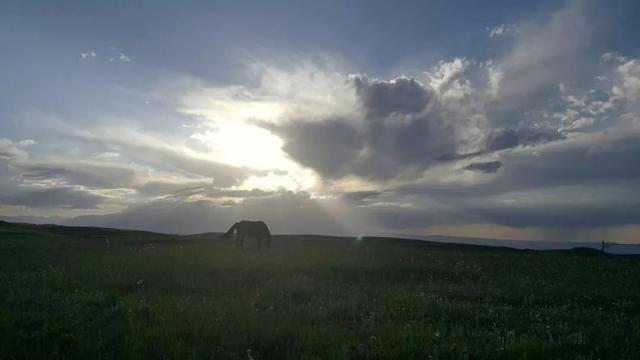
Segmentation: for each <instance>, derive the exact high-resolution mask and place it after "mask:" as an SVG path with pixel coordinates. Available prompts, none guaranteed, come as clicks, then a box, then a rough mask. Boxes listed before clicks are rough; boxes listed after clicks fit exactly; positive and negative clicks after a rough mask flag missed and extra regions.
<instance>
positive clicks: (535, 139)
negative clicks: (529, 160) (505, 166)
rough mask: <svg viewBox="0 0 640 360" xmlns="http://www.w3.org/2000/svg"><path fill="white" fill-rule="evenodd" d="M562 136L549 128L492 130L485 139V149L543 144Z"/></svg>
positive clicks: (495, 149)
mask: <svg viewBox="0 0 640 360" xmlns="http://www.w3.org/2000/svg"><path fill="white" fill-rule="evenodd" d="M563 138H564V136H563V135H562V134H561V133H559V132H558V131H556V130H551V129H539V130H535V129H527V128H522V129H504V130H494V131H492V132H491V133H490V134H489V136H488V137H487V140H486V151H487V152H493V151H497V150H503V149H509V148H514V147H516V146H529V145H536V144H544V143H547V142H550V141H555V140H560V139H563Z"/></svg>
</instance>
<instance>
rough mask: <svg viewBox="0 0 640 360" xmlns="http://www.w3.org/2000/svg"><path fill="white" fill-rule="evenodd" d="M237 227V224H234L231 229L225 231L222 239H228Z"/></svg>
mask: <svg viewBox="0 0 640 360" xmlns="http://www.w3.org/2000/svg"><path fill="white" fill-rule="evenodd" d="M237 227H238V223H235V224H233V225H232V226H231V229H229V231H227V232H226V233H224V235H222V237H223V238H225V239H226V238H229V237H230V236H231V235H233V232H234V231H236V228H237Z"/></svg>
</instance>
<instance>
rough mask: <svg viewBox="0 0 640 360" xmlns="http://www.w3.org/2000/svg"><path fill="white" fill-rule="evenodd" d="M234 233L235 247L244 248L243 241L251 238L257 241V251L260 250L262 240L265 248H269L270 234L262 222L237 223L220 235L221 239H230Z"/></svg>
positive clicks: (246, 221)
mask: <svg viewBox="0 0 640 360" xmlns="http://www.w3.org/2000/svg"><path fill="white" fill-rule="evenodd" d="M234 232H235V233H236V247H239V248H241V247H244V239H245V238H246V237H252V238H255V239H257V240H258V249H260V248H262V239H265V241H266V246H267V248H270V247H271V232H270V231H269V228H268V227H267V224H265V223H264V222H263V221H248V220H242V221H239V222H237V223H235V224H233V226H231V228H230V229H229V231H227V232H226V233H225V234H224V235H222V238H223V239H228V238H230V237H231V236H232V235H233V233H234Z"/></svg>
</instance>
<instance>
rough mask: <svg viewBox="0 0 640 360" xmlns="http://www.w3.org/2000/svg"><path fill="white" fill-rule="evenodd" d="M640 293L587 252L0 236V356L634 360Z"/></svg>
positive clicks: (18, 229)
mask: <svg viewBox="0 0 640 360" xmlns="http://www.w3.org/2000/svg"><path fill="white" fill-rule="evenodd" d="M105 234H106V236H108V238H109V240H110V245H107V244H106V243H105V240H104V236H105ZM639 290H640V259H638V258H632V257H627V258H623V257H605V256H600V255H598V254H597V253H594V252H591V251H582V252H580V251H574V252H528V251H512V250H505V249H489V248H482V247H473V246H460V245H444V244H434V243H423V242H417V241H400V240H392V239H369V238H367V239H364V240H362V241H356V240H354V239H348V238H330V237H315V236H300V237H295V236H276V237H275V238H274V242H273V248H272V249H271V250H269V251H262V252H258V251H257V250H255V249H254V248H245V249H243V250H240V249H235V248H233V247H232V242H231V241H228V242H224V241H219V240H217V237H216V236H215V235H204V236H196V237H177V236H167V235H159V234H152V233H145V232H126V231H112V230H105V229H82V228H59V227H38V226H19V225H18V226H16V225H9V224H6V223H3V224H0V335H1V336H0V354H1V355H0V357H1V358H3V359H58V358H59V359H62V358H78V359H209V358H215V359H247V358H248V355H247V350H250V352H251V355H252V356H253V358H255V359H256V360H258V359H425V358H433V359H460V358H468V359H501V358H529V359H537V358H543V359H554V358H557V359H569V358H571V359H573V358H582V359H602V358H609V359H625V358H626V359H631V358H637V356H638V355H637V354H639V353H640V291H639Z"/></svg>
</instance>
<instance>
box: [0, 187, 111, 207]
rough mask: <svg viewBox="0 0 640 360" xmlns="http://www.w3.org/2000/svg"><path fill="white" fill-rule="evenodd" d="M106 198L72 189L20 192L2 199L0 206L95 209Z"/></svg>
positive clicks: (0, 199)
mask: <svg viewBox="0 0 640 360" xmlns="http://www.w3.org/2000/svg"><path fill="white" fill-rule="evenodd" d="M103 200H104V197H102V196H99V195H95V194H91V193H88V192H85V191H80V190H74V189H70V188H48V189H35V190H20V191H18V192H16V193H13V194H10V195H6V196H3V197H2V198H0V204H5V205H21V206H28V207H46V208H54V207H61V208H67V209H95V208H97V207H98V205H100V204H101V203H102V202H103Z"/></svg>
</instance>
